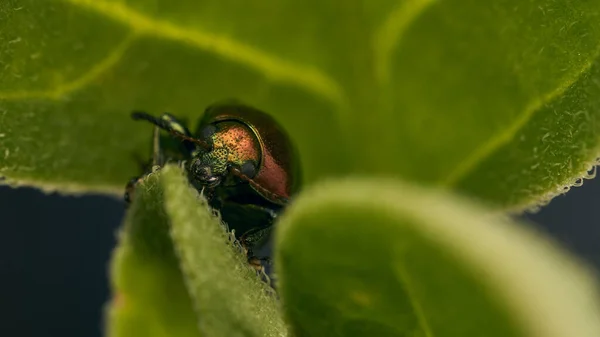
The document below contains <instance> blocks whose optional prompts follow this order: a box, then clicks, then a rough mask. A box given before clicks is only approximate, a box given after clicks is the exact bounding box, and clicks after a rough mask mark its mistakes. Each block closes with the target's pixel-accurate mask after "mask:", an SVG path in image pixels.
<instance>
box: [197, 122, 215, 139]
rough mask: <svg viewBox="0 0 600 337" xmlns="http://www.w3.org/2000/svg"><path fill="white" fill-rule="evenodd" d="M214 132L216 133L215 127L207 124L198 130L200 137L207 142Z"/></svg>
mask: <svg viewBox="0 0 600 337" xmlns="http://www.w3.org/2000/svg"><path fill="white" fill-rule="evenodd" d="M215 132H217V127H216V126H215V125H214V124H208V125H207V126H205V127H203V128H202V129H201V130H200V137H202V139H205V140H208V139H210V138H211V137H212V136H213V135H214V134H215Z"/></svg>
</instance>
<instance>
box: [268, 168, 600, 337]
mask: <svg viewBox="0 0 600 337" xmlns="http://www.w3.org/2000/svg"><path fill="white" fill-rule="evenodd" d="M278 226H279V227H278V230H277V234H276V247H277V256H276V267H277V273H278V275H279V280H280V282H279V288H280V295H281V296H282V298H283V303H284V305H285V307H284V309H285V312H286V314H287V316H288V318H289V320H290V324H291V325H292V327H293V330H294V332H295V334H296V336H298V337H302V336H382V337H383V336H422V337H454V336H457V337H458V336H460V337H464V336H490V337H494V336H498V337H506V336H513V337H517V336H527V337H571V336H585V337H596V336H600V319H599V318H598V317H600V301H599V300H600V296H599V293H598V290H597V289H598V288H597V286H596V284H595V283H594V281H593V279H592V278H591V277H590V275H588V274H587V272H586V271H584V270H583V269H582V268H581V267H580V266H579V265H577V264H576V263H574V262H573V261H572V260H570V257H568V256H566V255H565V254H564V253H563V252H561V251H559V250H558V249H557V248H556V247H554V246H553V245H552V244H550V243H549V242H547V241H546V240H545V239H543V238H542V237H541V236H539V234H537V233H533V232H532V231H530V230H529V229H527V228H525V227H523V226H522V225H521V226H519V225H516V224H514V223H511V221H509V220H508V219H504V218H498V217H494V216H491V215H490V214H489V213H487V212H484V211H483V210H481V209H479V208H478V207H476V206H473V205H470V204H469V203H468V202H467V201H464V200H455V198H454V197H451V196H446V195H439V194H438V193H436V192H433V191H429V190H423V189H420V188H416V187H413V186H411V185H406V184H400V183H398V182H395V181H389V180H378V179H355V180H350V179H349V180H345V181H338V182H329V183H324V184H322V185H321V186H319V187H316V188H313V189H311V190H308V191H305V193H304V194H303V195H302V196H301V197H300V198H298V199H297V200H296V201H295V202H294V204H293V205H292V206H291V207H290V208H289V209H288V211H287V213H286V214H285V215H284V216H283V218H282V219H281V222H280V223H279V224H278Z"/></svg>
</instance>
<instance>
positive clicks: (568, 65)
mask: <svg viewBox="0 0 600 337" xmlns="http://www.w3.org/2000/svg"><path fill="white" fill-rule="evenodd" d="M599 11H600V2H597V1H567V0H562V1H547V0H537V1H525V2H524V1H518V0H501V1H494V2H493V3H492V4H490V3H489V2H485V1H478V0H463V1H434V0H404V1H392V0H377V1H357V0H352V1H334V0H329V1H321V0H309V1H293V0H284V1H269V0H258V1H249V2H239V1H235V0H225V1H176V2H175V1H166V0H152V1H150V0H128V1H125V0H122V1H118V0H53V1H45V2H43V3H40V2H39V1H36V0H6V1H2V3H1V4H0V41H3V43H2V44H1V45H0V46H1V47H0V62H1V63H2V66H1V67H0V69H1V70H0V135H1V137H0V148H1V149H2V151H0V174H2V175H3V176H6V177H7V180H8V182H11V183H21V184H32V185H36V186H40V187H45V188H49V189H59V190H63V191H65V190H70V191H77V190H79V191H89V190H99V191H108V192H116V193H121V188H122V185H123V183H124V182H125V181H127V179H129V177H130V176H132V175H135V174H137V173H138V172H139V169H138V164H137V163H136V161H135V160H134V158H142V159H146V157H147V156H148V152H149V151H148V150H149V144H150V140H149V138H150V134H151V127H150V126H149V125H147V124H144V123H134V122H132V121H131V120H130V119H129V117H128V113H129V111H130V110H133V109H144V110H147V111H149V112H151V113H153V114H159V113H161V112H163V111H170V112H172V113H175V114H176V115H178V116H182V117H186V118H188V120H189V122H190V124H191V125H194V124H195V122H196V121H197V119H198V118H199V117H200V115H201V114H202V111H203V109H204V107H205V106H207V105H208V104H210V103H213V102H215V101H218V100H221V99H225V98H229V97H235V98H239V99H241V100H242V101H245V102H246V103H248V104H251V105H254V106H256V107H258V108H261V109H264V110H265V111H267V112H269V113H271V114H273V115H274V116H275V117H276V118H277V119H278V120H279V121H280V122H281V123H282V124H283V125H284V127H285V128H286V129H287V130H288V131H289V132H290V134H291V136H292V138H293V140H294V141H295V142H296V143H297V145H298V147H299V150H300V154H301V157H302V158H301V159H302V163H303V166H304V172H305V175H306V177H305V178H306V180H305V181H307V182H308V183H313V182H315V181H317V180H320V179H323V178H325V177H329V176H339V175H344V174H346V173H349V172H353V173H369V174H386V175H393V176H397V177H402V178H404V179H407V180H415V181H419V182H422V183H428V184H438V185H442V186H445V187H448V188H457V189H460V190H461V191H466V192H468V193H470V194H472V195H475V196H479V197H482V198H484V199H485V200H487V201H489V202H491V203H494V204H496V205H501V206H504V207H526V206H529V205H532V204H536V203H538V202H539V200H540V199H542V200H543V199H547V198H549V197H550V196H552V195H554V194H556V193H557V192H560V191H562V190H563V187H564V186H565V185H570V184H572V183H573V182H574V179H575V178H578V177H581V176H583V175H585V172H586V170H587V169H589V168H590V167H591V165H592V164H594V163H595V161H594V160H595V157H596V156H597V154H598V152H600V151H598V146H599V144H598V139H600V137H598V135H599V134H600V132H599V131H600V123H598V120H599V117H600V109H599V107H600V86H599V85H598V84H597V83H599V82H598V81H599V80H600V76H599V75H600V74H599V72H598V62H597V59H598V52H599V46H600V16H599V15H598V14H599Z"/></svg>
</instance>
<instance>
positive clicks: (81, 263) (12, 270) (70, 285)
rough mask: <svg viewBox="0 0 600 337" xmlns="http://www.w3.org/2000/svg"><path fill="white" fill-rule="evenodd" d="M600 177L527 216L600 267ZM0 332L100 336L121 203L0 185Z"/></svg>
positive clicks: (24, 335) (24, 336)
mask: <svg viewBox="0 0 600 337" xmlns="http://www.w3.org/2000/svg"><path fill="white" fill-rule="evenodd" d="M599 205H600V179H595V180H591V181H586V182H585V183H584V185H583V187H579V188H574V189H572V190H571V191H570V192H569V193H568V194H567V195H566V196H560V197H557V198H555V199H554V200H553V201H552V203H551V204H550V205H548V206H546V207H545V208H544V209H542V210H541V211H540V212H539V213H537V214H528V215H526V216H525V217H526V218H528V219H529V220H531V221H532V222H533V224H534V226H537V227H539V228H540V229H542V230H543V231H545V232H547V233H549V234H550V235H552V236H553V237H554V238H556V239H557V240H558V241H560V242H561V243H562V244H563V245H564V246H565V247H567V248H568V249H569V250H570V251H572V252H574V253H575V254H577V255H578V256H580V257H581V258H582V259H583V260H584V261H586V262H588V263H589V264H590V265H592V266H593V267H594V268H595V269H596V270H600V248H599V243H600V226H598V223H597V222H598V219H600V207H598V206H599ZM0 212H1V214H2V215H1V218H0V219H1V220H0V221H1V222H0V223H1V226H0V317H1V318H0V336H5V337H12V336H20V337H29V336H36V337H37V336H44V337H46V336H50V337H54V336H56V337H97V336H100V335H101V324H102V312H103V306H104V303H105V302H106V301H107V299H108V284H107V266H108V260H109V257H110V253H111V250H112V248H113V246H114V245H115V232H116V230H117V228H118V226H119V225H120V222H121V218H122V217H123V214H124V205H123V203H122V202H121V201H120V200H118V199H114V198H112V199H111V198H106V197H101V196H86V197H62V196H57V195H51V196H48V195H44V194H43V193H41V192H39V191H37V190H33V189H28V188H20V189H11V188H8V187H3V186H0Z"/></svg>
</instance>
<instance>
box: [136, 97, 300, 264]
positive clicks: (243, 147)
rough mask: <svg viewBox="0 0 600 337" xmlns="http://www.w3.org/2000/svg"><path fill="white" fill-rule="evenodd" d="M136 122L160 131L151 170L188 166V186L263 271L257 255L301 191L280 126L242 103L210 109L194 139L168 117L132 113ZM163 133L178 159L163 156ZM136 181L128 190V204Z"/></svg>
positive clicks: (292, 155) (289, 145) (294, 159)
mask: <svg viewBox="0 0 600 337" xmlns="http://www.w3.org/2000/svg"><path fill="white" fill-rule="evenodd" d="M132 118H133V119H135V120H146V121H149V122H150V123H152V124H154V125H155V126H156V127H155V132H154V137H153V138H154V139H153V147H154V150H153V165H154V166H156V165H158V166H162V165H163V164H164V163H165V161H170V160H175V161H177V162H184V163H185V164H184V167H185V169H186V171H187V173H188V177H189V181H190V183H191V184H192V185H193V186H194V187H195V188H196V189H198V190H199V191H203V193H204V195H205V196H206V198H207V200H208V202H209V205H210V206H211V207H212V208H214V209H216V210H218V211H219V212H220V213H221V218H222V219H223V221H225V223H227V225H228V226H229V228H230V229H234V230H235V232H236V236H237V238H238V240H239V241H240V243H241V244H242V246H243V247H244V248H245V249H246V250H247V255H248V260H249V262H250V263H251V264H253V265H255V266H257V267H259V266H260V259H259V258H257V257H256V256H254V249H256V248H258V247H260V246H262V245H263V244H264V243H265V242H266V239H267V238H268V237H269V234H270V232H271V229H272V225H273V223H274V221H275V219H276V217H277V216H278V214H279V213H280V212H281V211H282V210H283V208H284V207H285V206H286V205H287V203H288V201H289V199H290V197H291V196H292V195H294V194H295V193H296V192H297V190H298V188H299V186H300V165H299V161H298V156H297V153H296V150H295V148H294V147H293V146H292V143H291V141H290V139H289V137H288V135H287V134H286V132H285V131H284V130H283V129H282V128H281V126H280V125H279V124H278V123H277V122H276V121H275V120H274V119H273V118H272V117H270V116H269V115H267V114H266V113H264V112H262V111H260V110H257V109H255V108H252V107H249V106H246V105H242V104H239V103H218V104H214V105H212V106H209V107H208V108H207V109H206V110H205V113H204V116H203V117H202V119H201V120H200V122H199V124H198V127H197V130H196V132H195V133H194V134H192V133H190V131H189V130H188V128H187V127H186V126H185V125H184V124H183V123H181V122H180V121H178V120H177V119H176V118H175V117H173V116H172V115H170V114H167V113H165V114H163V115H161V116H160V117H159V118H156V117H154V116H151V115H149V114H147V113H145V112H133V113H132ZM161 129H162V130H166V131H168V132H169V134H170V135H171V136H172V137H174V138H175V139H178V140H179V141H180V144H179V145H180V146H179V150H178V151H176V153H175V154H171V155H168V156H165V153H164V150H165V148H164V147H165V146H164V142H165V141H164V140H163V139H162V138H161V136H160V130H161ZM165 157H167V158H165ZM138 180H139V179H137V178H135V179H132V180H131V181H130V182H129V184H128V185H127V188H126V192H125V201H126V202H127V203H129V202H130V199H131V197H132V196H133V194H132V193H133V188H134V186H135V183H136V182H137V181H138ZM240 234H241V235H240Z"/></svg>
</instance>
